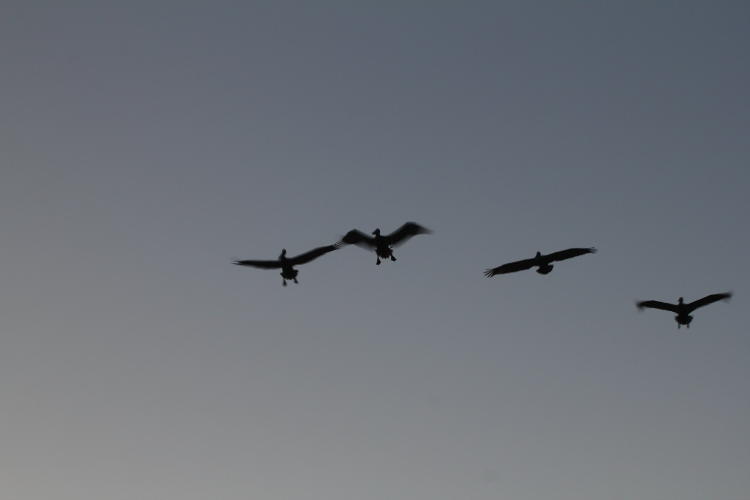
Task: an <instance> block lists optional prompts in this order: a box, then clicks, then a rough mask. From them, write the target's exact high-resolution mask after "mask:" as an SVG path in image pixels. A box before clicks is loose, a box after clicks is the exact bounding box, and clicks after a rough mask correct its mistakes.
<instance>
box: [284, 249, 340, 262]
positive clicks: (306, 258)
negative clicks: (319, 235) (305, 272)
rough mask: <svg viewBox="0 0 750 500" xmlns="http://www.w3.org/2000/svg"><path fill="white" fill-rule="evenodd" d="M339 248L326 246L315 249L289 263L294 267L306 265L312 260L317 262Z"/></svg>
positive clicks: (293, 258) (292, 259)
mask: <svg viewBox="0 0 750 500" xmlns="http://www.w3.org/2000/svg"><path fill="white" fill-rule="evenodd" d="M337 248H339V246H338V245H326V246H324V247H318V248H314V249H313V250H310V251H309V252H305V253H301V254H299V255H296V256H294V257H292V258H290V259H288V260H289V263H290V264H292V265H293V266H299V265H300V264H305V263H307V262H310V261H311V260H315V259H317V258H318V257H320V256H321V255H325V254H327V253H328V252H333V251H334V250H336V249H337Z"/></svg>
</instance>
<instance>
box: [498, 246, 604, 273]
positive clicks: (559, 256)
mask: <svg viewBox="0 0 750 500" xmlns="http://www.w3.org/2000/svg"><path fill="white" fill-rule="evenodd" d="M587 253H596V248H568V249H567V250H560V251H559V252H552V253H550V254H547V255H542V254H541V253H540V252H537V253H536V255H535V256H534V257H532V258H530V259H524V260H517V261H515V262H509V263H508V264H503V265H502V266H498V267H493V268H492V269H487V270H486V271H485V272H484V275H485V276H487V277H488V278H492V277H493V276H495V275H496V274H508V273H515V272H517V271H524V270H526V269H531V268H532V267H534V266H538V269H537V270H536V272H538V273H539V274H549V273H550V272H551V271H552V268H553V267H555V266H553V265H552V264H550V262H555V261H559V260H565V259H571V258H573V257H578V256H579V255H585V254H587Z"/></svg>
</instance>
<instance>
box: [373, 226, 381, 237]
mask: <svg viewBox="0 0 750 500" xmlns="http://www.w3.org/2000/svg"><path fill="white" fill-rule="evenodd" d="M372 234H374V235H375V236H380V228H375V231H373V232H372Z"/></svg>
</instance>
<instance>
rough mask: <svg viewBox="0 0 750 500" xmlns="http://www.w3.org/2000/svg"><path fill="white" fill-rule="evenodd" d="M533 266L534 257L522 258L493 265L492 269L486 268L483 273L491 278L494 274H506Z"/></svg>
mask: <svg viewBox="0 0 750 500" xmlns="http://www.w3.org/2000/svg"><path fill="white" fill-rule="evenodd" d="M533 266H534V259H524V260H517V261H515V262H509V263H507V264H503V265H502V266H498V267H493V268H492V269H487V270H486V271H485V272H484V275H485V276H487V277H488V278H491V277H493V276H495V275H496V274H508V273H515V272H517V271H525V270H526V269H530V268H532V267H533Z"/></svg>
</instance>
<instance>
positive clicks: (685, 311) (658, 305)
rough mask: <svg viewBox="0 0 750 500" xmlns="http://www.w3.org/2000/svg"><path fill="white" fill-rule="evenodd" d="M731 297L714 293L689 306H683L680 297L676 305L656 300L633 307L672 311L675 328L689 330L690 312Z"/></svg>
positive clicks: (729, 294) (637, 303) (727, 294)
mask: <svg viewBox="0 0 750 500" xmlns="http://www.w3.org/2000/svg"><path fill="white" fill-rule="evenodd" d="M731 296H732V294H731V293H729V292H727V293H714V294H712V295H706V296H705V297H703V298H702V299H698V300H696V301H694V302H691V303H689V304H685V303H684V302H683V300H682V297H680V298H679V299H678V300H677V303H676V304H669V303H667V302H659V301H658V300H644V301H642V302H636V304H635V305H636V306H637V307H638V309H643V308H645V307H649V308H651V309H661V310H663V311H672V312H673V313H677V316H675V317H674V320H675V321H676V322H677V328H680V326H681V325H685V326H687V327H688V328H690V322H691V321H693V317H692V316H690V313H691V312H693V311H695V310H696V309H698V308H699V307H703V306H707V305H708V304H713V303H714V302H718V301H719V300H729V298H730V297H731Z"/></svg>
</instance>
